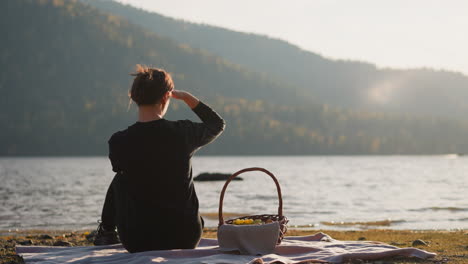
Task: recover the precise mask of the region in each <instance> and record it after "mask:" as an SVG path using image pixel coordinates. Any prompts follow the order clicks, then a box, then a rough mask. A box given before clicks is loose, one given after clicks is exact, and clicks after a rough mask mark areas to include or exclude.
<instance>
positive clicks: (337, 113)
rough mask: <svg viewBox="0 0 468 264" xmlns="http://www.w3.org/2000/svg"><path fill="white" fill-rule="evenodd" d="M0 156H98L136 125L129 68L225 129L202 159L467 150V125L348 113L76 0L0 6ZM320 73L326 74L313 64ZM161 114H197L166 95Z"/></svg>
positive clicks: (24, 0) (10, 1)
mask: <svg viewBox="0 0 468 264" xmlns="http://www.w3.org/2000/svg"><path fill="white" fill-rule="evenodd" d="M0 9H1V10H2V11H1V12H2V15H1V16H0V33H1V35H2V36H4V37H3V38H2V41H1V43H0V69H1V71H0V94H1V96H0V131H1V133H0V155H102V154H106V153H107V139H108V138H109V136H110V135H111V134H112V133H113V132H115V131H116V130H118V129H124V128H125V127H126V126H128V125H129V124H131V123H133V122H134V121H135V117H136V111H135V106H134V105H133V106H132V107H130V110H127V108H128V102H129V101H128V96H127V92H128V88H129V86H130V84H131V80H132V79H131V76H129V73H130V72H132V70H133V67H134V66H135V64H137V63H144V64H149V65H155V66H158V67H163V68H165V69H167V70H168V71H170V72H172V73H173V76H174V81H175V84H176V88H177V89H184V90H188V91H191V92H193V93H194V94H195V95H198V96H200V97H201V98H202V99H203V100H204V101H206V102H207V103H208V104H210V105H212V106H213V107H214V108H215V109H216V110H217V111H219V112H220V113H221V115H222V116H223V117H225V118H226V121H227V128H226V131H225V133H224V134H223V135H222V136H221V138H220V139H219V141H217V142H216V144H212V145H210V146H208V147H207V148H206V149H204V150H203V153H205V154H408V153H411V154H421V153H426V154H429V153H449V152H467V151H468V144H467V143H466V140H465V138H464V137H465V135H467V134H468V124H466V123H464V122H455V121H446V120H443V119H438V118H419V117H412V116H408V115H405V116H403V115H399V114H382V113H379V112H371V111H357V110H346V109H342V108H337V107H331V106H329V105H327V104H322V103H318V99H314V98H315V96H314V94H313V93H310V92H306V91H304V90H300V89H299V88H297V87H296V86H295V85H293V84H291V82H290V81H289V79H287V78H273V77H271V76H270V75H269V74H263V73H261V71H256V69H247V68H244V67H242V66H239V65H238V64H234V63H232V62H230V61H228V60H226V59H224V58H222V57H219V56H216V55H213V54H211V53H208V52H206V51H202V50H198V49H194V48H192V47H190V46H189V45H187V44H179V43H178V42H176V41H175V40H172V39H170V38H167V37H162V36H161V35H159V34H157V33H154V32H149V31H147V30H145V29H144V28H142V27H140V26H137V25H133V24H131V23H129V22H128V21H126V20H125V19H123V18H120V17H117V16H115V15H110V14H105V13H101V12H99V11H98V10H96V9H94V8H91V7H89V6H86V5H83V4H82V3H81V2H79V1H65V0H6V1H0ZM320 70H323V69H320ZM169 112H170V113H169V115H168V117H167V118H168V119H178V118H191V119H195V116H194V115H193V114H191V113H190V111H189V110H187V107H186V106H185V105H182V104H180V103H177V102H173V103H172V105H171V109H170V111H169Z"/></svg>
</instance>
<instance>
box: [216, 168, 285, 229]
mask: <svg viewBox="0 0 468 264" xmlns="http://www.w3.org/2000/svg"><path fill="white" fill-rule="evenodd" d="M248 171H262V172H264V173H266V174H268V175H270V177H271V178H272V179H273V181H274V182H275V184H276V190H277V191H278V200H279V205H278V216H280V217H281V216H283V197H282V195H281V188H280V185H279V183H278V180H277V179H276V177H275V176H274V175H273V173H271V172H269V171H268V170H266V169H264V168H257V167H254V168H246V169H243V170H240V171H238V172H236V173H234V174H232V175H231V177H229V179H228V180H227V181H226V183H225V184H224V186H223V189H222V191H221V196H220V198H219V210H218V219H219V225H218V226H221V225H223V224H224V219H223V201H224V193H225V192H226V188H227V186H228V184H229V183H230V182H231V181H232V179H234V178H235V177H237V176H238V175H240V174H242V173H244V172H248Z"/></svg>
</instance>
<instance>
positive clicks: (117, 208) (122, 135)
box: [94, 65, 225, 252]
mask: <svg viewBox="0 0 468 264" xmlns="http://www.w3.org/2000/svg"><path fill="white" fill-rule="evenodd" d="M134 76H135V79H134V81H133V85H132V88H131V91H130V96H131V99H132V100H133V101H134V102H135V103H136V104H137V105H138V121H137V122H136V123H134V124H132V125H131V126H129V127H128V128H127V129H125V130H122V131H118V132H116V133H114V134H113V135H112V137H111V138H110V139H109V158H110V161H111V163H112V170H113V171H115V172H116V175H115V177H114V179H113V180H112V183H111V185H110V187H109V189H108V191H107V195H106V199H105V202H104V207H103V210H102V216H101V219H102V222H100V224H99V227H98V231H97V234H96V238H95V240H94V244H95V245H108V244H115V243H119V239H118V238H117V232H118V236H119V237H120V240H121V242H122V244H123V246H124V247H125V248H126V249H127V250H128V251H129V252H140V251H148V250H163V249H188V248H195V247H196V246H197V244H198V242H199V241H200V238H201V234H202V231H203V219H202V218H201V217H200V215H199V212H198V198H197V194H196V193H195V189H194V185H193V181H192V166H191V162H190V160H191V158H192V156H193V155H194V153H195V151H196V150H198V149H199V148H200V147H202V146H204V145H206V144H208V143H210V142H211V141H213V140H215V139H216V137H218V136H219V135H220V134H221V132H222V131H223V130H224V127H225V123H224V120H223V119H222V118H221V117H220V116H219V115H218V114H217V113H216V112H215V111H213V110H212V109H211V108H210V107H209V106H207V105H206V104H204V103H202V102H200V101H199V100H198V99H197V98H196V97H194V96H193V95H191V94H190V93H188V92H184V91H178V90H174V84H173V82H172V78H171V76H170V75H169V74H168V73H166V72H165V71H164V70H161V69H155V68H148V67H145V66H140V65H137V73H135V74H134ZM171 98H174V99H177V100H181V101H184V102H185V103H186V104H187V105H188V106H189V107H190V108H191V109H192V111H193V112H195V114H196V115H197V116H198V117H199V118H200V119H201V121H202V123H196V122H192V121H189V120H180V121H169V120H166V119H164V118H163V117H164V114H165V113H166V111H167V108H168V106H169V102H170V99H171ZM116 228H117V232H116V231H115V229H116Z"/></svg>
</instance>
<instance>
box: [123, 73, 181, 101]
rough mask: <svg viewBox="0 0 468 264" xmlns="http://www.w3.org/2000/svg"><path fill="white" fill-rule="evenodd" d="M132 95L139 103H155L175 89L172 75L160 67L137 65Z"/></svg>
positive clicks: (133, 74)
mask: <svg viewBox="0 0 468 264" xmlns="http://www.w3.org/2000/svg"><path fill="white" fill-rule="evenodd" d="M131 75H132V76H135V79H133V85H132V89H131V90H130V94H129V95H130V97H131V98H132V100H133V101H134V102H135V103H136V104H137V105H153V104H156V103H158V102H159V101H160V100H161V98H162V97H163V96H164V94H166V93H167V92H169V91H172V90H173V89H174V83H173V81H172V78H171V75H170V74H169V73H167V72H166V71H164V70H162V69H158V68H149V67H148V66H145V65H140V64H137V65H136V73H132V74H131Z"/></svg>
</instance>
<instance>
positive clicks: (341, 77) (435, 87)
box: [83, 0, 468, 120]
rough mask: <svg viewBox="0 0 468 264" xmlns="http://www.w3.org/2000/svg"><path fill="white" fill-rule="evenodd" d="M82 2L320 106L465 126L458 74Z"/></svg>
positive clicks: (465, 86)
mask: <svg viewBox="0 0 468 264" xmlns="http://www.w3.org/2000/svg"><path fill="white" fill-rule="evenodd" d="M83 1H85V2H89V4H92V5H93V6H96V7H98V8H100V9H101V10H106V11H109V12H112V13H114V14H117V15H121V16H122V17H125V18H126V19H128V20H129V21H131V22H133V23H135V24H138V25H141V26H142V27H145V28H146V29H147V30H150V31H153V32H157V33H158V34H159V35H162V36H167V37H170V38H172V39H174V40H176V41H178V42H181V43H186V44H188V45H190V46H192V47H196V48H200V49H204V50H207V51H209V52H211V53H213V54H216V55H219V56H221V57H223V58H226V59H227V60H229V61H232V62H233V63H236V64H239V65H242V66H244V67H246V68H249V69H254V70H255V71H258V72H264V73H266V74H268V75H269V76H270V78H276V79H279V80H282V81H284V79H287V82H288V83H290V84H292V85H294V86H296V87H297V88H298V90H300V91H302V94H313V95H314V97H316V98H318V99H319V100H320V101H321V102H323V103H326V104H330V105H334V106H338V107H346V108H352V109H364V110H370V111H384V112H394V113H400V114H410V115H421V116H436V117H445V118H455V119H463V120H468V101H467V100H465V98H468V77H467V76H465V75H462V74H460V73H454V72H445V71H435V70H431V69H412V70H397V69H378V68H376V67H375V65H372V64H369V63H362V62H355V61H343V60H330V59H327V58H324V57H322V56H320V55H318V54H314V53H312V52H308V51H304V50H301V49H299V48H298V47H296V46H294V45H292V44H290V43H287V42H285V41H282V40H278V39H272V38H269V37H265V36H260V35H255V34H246V33H242V32H235V31H230V30H226V29H223V28H218V27H213V26H209V25H200V24H194V23H190V22H186V21H182V20H176V19H172V18H168V17H165V16H162V15H159V14H156V13H150V12H147V11H144V10H141V9H137V8H134V7H131V6H126V5H122V4H119V3H116V2H114V1H110V0H92V1H89V0H83ZM304 34H310V32H304ZM316 41H320V39H317V40H316ZM343 45H346V43H343ZM388 49H392V47H391V46H389V47H388ZM382 52H383V53H385V52H386V50H382Z"/></svg>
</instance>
